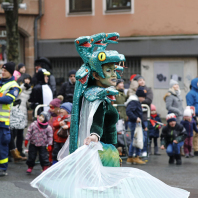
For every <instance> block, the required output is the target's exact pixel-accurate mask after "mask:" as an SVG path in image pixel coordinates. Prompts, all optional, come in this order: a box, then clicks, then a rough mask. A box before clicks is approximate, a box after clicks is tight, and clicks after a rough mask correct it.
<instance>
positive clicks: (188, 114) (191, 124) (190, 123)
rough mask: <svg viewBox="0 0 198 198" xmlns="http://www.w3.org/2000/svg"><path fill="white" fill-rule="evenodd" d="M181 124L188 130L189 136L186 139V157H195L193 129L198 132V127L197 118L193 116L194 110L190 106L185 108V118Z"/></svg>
mask: <svg viewBox="0 0 198 198" xmlns="http://www.w3.org/2000/svg"><path fill="white" fill-rule="evenodd" d="M181 125H183V126H184V128H185V129H186V132H187V137H186V139H185V141H184V153H185V157H186V158H189V156H190V157H194V155H193V152H192V147H193V130H194V131H195V132H196V133H198V129H197V126H196V122H195V120H194V119H193V118H192V111H191V109H190V107H186V109H185V110H184V118H183V120H182V121H181Z"/></svg>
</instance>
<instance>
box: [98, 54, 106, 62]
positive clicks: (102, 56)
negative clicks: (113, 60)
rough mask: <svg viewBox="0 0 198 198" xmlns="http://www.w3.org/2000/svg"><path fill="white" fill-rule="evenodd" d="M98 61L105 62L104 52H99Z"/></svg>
mask: <svg viewBox="0 0 198 198" xmlns="http://www.w3.org/2000/svg"><path fill="white" fill-rule="evenodd" d="M98 60H99V61H105V60H106V54H105V53H104V52H100V53H99V54H98Z"/></svg>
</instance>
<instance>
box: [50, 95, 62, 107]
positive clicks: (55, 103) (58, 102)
mask: <svg viewBox="0 0 198 198" xmlns="http://www.w3.org/2000/svg"><path fill="white" fill-rule="evenodd" d="M62 101H63V96H61V95H59V96H58V97H57V98H55V99H54V100H52V101H51V102H50V105H52V106H54V107H60V105H61V102H62Z"/></svg>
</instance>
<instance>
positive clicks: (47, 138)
mask: <svg viewBox="0 0 198 198" xmlns="http://www.w3.org/2000/svg"><path fill="white" fill-rule="evenodd" d="M25 139H26V140H29V141H30V143H31V144H34V145H35V146H47V145H52V143H53V131H52V127H51V126H50V125H48V127H47V128H46V129H42V128H40V127H39V125H38V122H37V121H34V122H32V124H31V125H30V126H29V127H28V132H27V134H26V137H25Z"/></svg>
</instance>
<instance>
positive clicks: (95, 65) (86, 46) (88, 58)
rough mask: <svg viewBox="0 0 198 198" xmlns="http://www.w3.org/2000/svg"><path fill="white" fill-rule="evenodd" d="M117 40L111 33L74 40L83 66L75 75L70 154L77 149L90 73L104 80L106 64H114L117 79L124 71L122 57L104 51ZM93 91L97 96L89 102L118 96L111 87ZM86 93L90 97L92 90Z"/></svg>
mask: <svg viewBox="0 0 198 198" xmlns="http://www.w3.org/2000/svg"><path fill="white" fill-rule="evenodd" d="M118 38H119V34H118V33H117V32H113V33H108V34H105V33H99V34H95V35H92V36H83V37H79V38H77V39H76V40H75V46H76V50H77V51H78V53H79V55H80V57H81V58H82V59H83V62H84V64H83V65H82V66H81V67H80V69H79V70H78V71H77V73H76V80H77V81H76V85H75V91H74V99H73V109H72V120H71V127H70V153H72V152H74V151H75V150H76V149H77V141H78V125H79V124H78V123H79V112H80V105H81V99H82V96H83V93H84V91H85V89H86V88H87V85H88V82H89V79H90V78H93V76H92V72H97V73H98V75H100V76H101V77H102V78H105V76H104V74H103V70H102V65H104V64H107V63H115V68H116V73H117V77H118V78H120V75H119V72H122V71H123V69H124V68H123V67H124V64H123V66H121V63H122V62H123V63H124V62H125V57H124V55H123V54H119V53H118V52H117V51H114V50H106V47H107V45H108V44H110V43H118V42H117V41H118ZM95 48H96V50H95ZM94 50H95V51H94ZM94 91H95V92H97V94H96V95H95V97H94V98H93V97H91V99H90V101H94V100H95V99H105V100H107V102H110V101H111V100H114V98H115V97H113V96H114V95H116V94H118V92H117V91H116V90H115V89H113V88H111V87H108V88H106V89H105V88H98V89H97V90H96V89H95V90H94ZM87 93H88V94H87V95H89V94H90V96H91V95H92V90H88V92H87ZM103 97H104V98H103ZM85 98H86V97H85ZM86 99H87V98H86Z"/></svg>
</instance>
